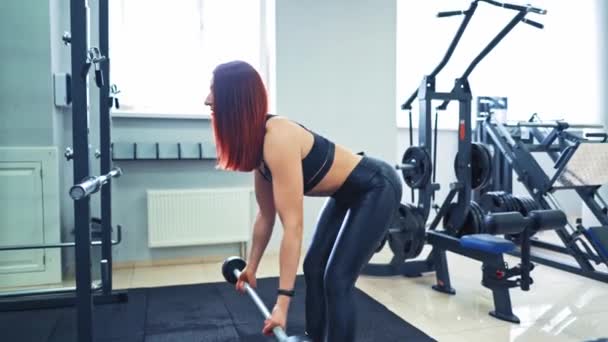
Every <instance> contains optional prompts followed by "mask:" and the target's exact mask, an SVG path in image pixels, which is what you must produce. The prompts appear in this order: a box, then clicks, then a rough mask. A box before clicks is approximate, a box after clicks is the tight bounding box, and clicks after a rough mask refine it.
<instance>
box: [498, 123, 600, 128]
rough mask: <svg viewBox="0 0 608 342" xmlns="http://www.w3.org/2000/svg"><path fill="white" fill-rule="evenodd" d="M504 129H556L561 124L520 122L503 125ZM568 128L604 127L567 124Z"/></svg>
mask: <svg viewBox="0 0 608 342" xmlns="http://www.w3.org/2000/svg"><path fill="white" fill-rule="evenodd" d="M504 125H505V126H506V127H535V128H556V127H561V126H562V125H563V124H561V123H558V122H529V121H521V122H516V123H508V122H507V123H505V124H504ZM568 128H596V129H602V128H604V125H586V124H585V125H582V124H581V125H578V124H573V125H571V124H568Z"/></svg>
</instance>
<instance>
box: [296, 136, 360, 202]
mask: <svg viewBox="0 0 608 342" xmlns="http://www.w3.org/2000/svg"><path fill="white" fill-rule="evenodd" d="M362 158H363V157H361V156H360V155H358V154H354V153H353V152H351V151H349V150H347V149H346V148H344V147H342V146H340V145H337V144H336V153H335V156H334V162H333V164H332V165H331V168H330V169H329V172H328V173H327V174H326V175H325V177H323V179H322V180H321V182H320V183H319V184H317V185H316V186H315V187H314V188H313V189H312V190H310V191H309V192H307V193H306V195H307V196H331V195H333V193H334V192H336V191H337V190H338V189H339V188H340V187H341V186H342V184H344V182H345V181H346V178H348V176H349V175H350V173H351V172H352V171H353V170H354V169H355V167H356V166H357V164H358V163H359V161H360V160H361V159H362Z"/></svg>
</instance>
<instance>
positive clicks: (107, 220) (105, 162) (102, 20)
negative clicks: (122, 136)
mask: <svg viewBox="0 0 608 342" xmlns="http://www.w3.org/2000/svg"><path fill="white" fill-rule="evenodd" d="M108 5H109V4H108V0H99V49H100V50H101V53H102V54H104V55H105V56H106V60H105V62H104V63H101V73H102V76H103V80H104V83H103V85H102V86H101V88H100V94H99V129H100V132H99V151H100V152H101V157H100V162H101V166H100V169H101V173H102V174H106V173H108V172H110V169H111V168H112V159H111V151H110V144H111V139H112V135H111V132H112V127H111V126H112V122H111V117H110V46H109V37H108V36H109V22H108V21H109V6H108ZM101 239H102V245H101V259H102V260H106V262H105V264H104V267H106V268H107V269H106V271H105V274H106V276H105V279H103V289H102V292H103V294H104V295H110V294H111V293H112V185H111V181H110V183H109V184H107V185H106V186H104V187H103V188H102V189H101Z"/></svg>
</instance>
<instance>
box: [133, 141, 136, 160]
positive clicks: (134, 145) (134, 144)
mask: <svg viewBox="0 0 608 342" xmlns="http://www.w3.org/2000/svg"><path fill="white" fill-rule="evenodd" d="M133 160H137V143H133Z"/></svg>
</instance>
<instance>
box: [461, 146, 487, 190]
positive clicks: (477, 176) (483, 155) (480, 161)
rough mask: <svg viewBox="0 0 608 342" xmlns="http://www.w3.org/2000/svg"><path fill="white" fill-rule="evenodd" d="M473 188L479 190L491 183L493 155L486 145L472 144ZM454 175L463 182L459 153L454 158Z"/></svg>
mask: <svg viewBox="0 0 608 342" xmlns="http://www.w3.org/2000/svg"><path fill="white" fill-rule="evenodd" d="M470 164H471V188H472V189H479V188H482V187H484V186H486V185H487V184H488V183H489V182H490V178H491V176H492V154H491V153H490V150H489V149H488V147H486V145H484V144H481V143H471V163H470ZM454 173H455V174H456V178H457V179H458V180H459V181H460V182H463V180H462V179H461V178H462V176H461V175H460V173H459V172H458V153H456V158H454Z"/></svg>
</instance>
